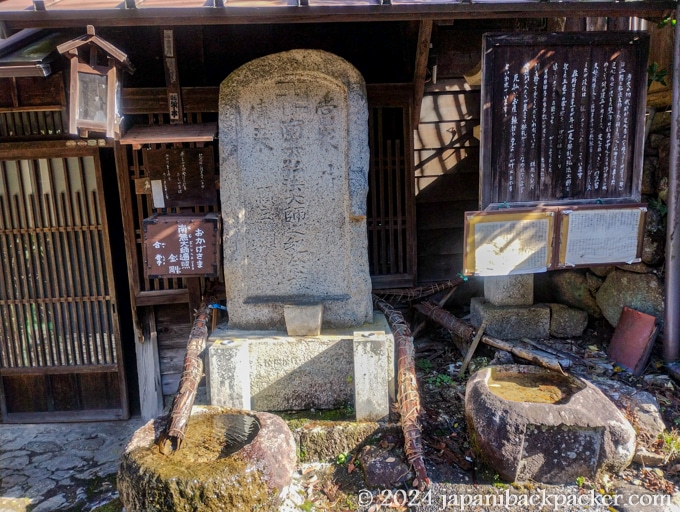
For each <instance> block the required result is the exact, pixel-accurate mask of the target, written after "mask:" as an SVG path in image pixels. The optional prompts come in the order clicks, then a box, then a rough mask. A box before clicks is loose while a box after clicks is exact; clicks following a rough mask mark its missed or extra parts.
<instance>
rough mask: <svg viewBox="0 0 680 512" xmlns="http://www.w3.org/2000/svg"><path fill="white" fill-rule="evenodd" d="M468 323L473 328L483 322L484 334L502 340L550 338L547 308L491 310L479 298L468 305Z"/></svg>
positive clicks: (488, 304)
mask: <svg viewBox="0 0 680 512" xmlns="http://www.w3.org/2000/svg"><path fill="white" fill-rule="evenodd" d="M470 317H471V318H470V321H471V323H472V325H474V326H475V327H479V326H480V325H482V322H483V321H484V320H486V329H485V331H484V332H485V334H488V335H489V336H494V337H496V338H500V339H504V340H518V339H521V338H531V339H540V338H547V337H548V336H549V335H550V308H549V307H547V306H545V305H543V304H537V305H535V306H494V305H493V304H491V303H490V302H487V301H486V300H485V299H484V298H483V297H474V298H473V299H472V301H471V302H470Z"/></svg>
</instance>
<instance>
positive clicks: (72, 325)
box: [54, 159, 85, 365]
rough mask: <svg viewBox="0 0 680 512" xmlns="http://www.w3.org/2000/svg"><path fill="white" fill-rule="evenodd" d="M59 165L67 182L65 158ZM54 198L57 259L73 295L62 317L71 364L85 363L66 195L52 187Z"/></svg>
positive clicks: (64, 308) (63, 305)
mask: <svg viewBox="0 0 680 512" xmlns="http://www.w3.org/2000/svg"><path fill="white" fill-rule="evenodd" d="M61 162H62V164H61V166H62V176H63V179H64V182H65V183H67V182H68V169H67V164H66V162H65V159H61ZM54 200H55V203H56V204H55V208H56V211H55V213H56V220H57V223H58V224H57V225H58V226H59V228H60V230H59V234H60V237H59V238H60V245H61V247H60V248H61V254H60V257H59V259H60V260H61V261H62V262H63V265H64V282H65V284H66V289H67V290H68V292H67V295H66V296H67V297H73V298H74V300H73V301H72V302H68V303H62V308H63V312H64V317H65V318H66V319H67V326H68V328H69V341H70V347H71V352H72V354H73V364H76V365H79V364H85V361H84V359H83V354H82V352H81V346H80V345H81V344H80V338H79V333H80V332H81V331H80V322H79V320H78V311H77V308H78V289H77V287H76V284H75V279H74V276H73V266H74V265H73V260H72V259H71V250H70V245H71V238H70V234H71V230H70V227H71V224H70V222H69V219H68V217H67V215H66V206H65V204H64V203H65V202H66V195H65V193H64V192H61V191H60V192H57V190H56V189H54Z"/></svg>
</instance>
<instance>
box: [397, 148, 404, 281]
mask: <svg viewBox="0 0 680 512" xmlns="http://www.w3.org/2000/svg"><path fill="white" fill-rule="evenodd" d="M395 154H396V156H397V159H396V167H395V175H396V180H395V183H396V190H395V194H396V197H397V201H396V203H397V226H396V228H397V254H398V255H399V266H398V267H397V269H396V270H397V273H399V274H404V273H406V262H405V261H404V259H405V258H404V210H405V208H404V206H405V205H404V199H405V197H404V195H403V186H402V180H404V179H405V178H406V176H405V175H404V170H403V167H402V165H400V164H401V163H402V161H403V155H402V146H401V141H400V140H396V141H395Z"/></svg>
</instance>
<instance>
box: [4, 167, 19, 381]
mask: <svg viewBox="0 0 680 512" xmlns="http://www.w3.org/2000/svg"><path fill="white" fill-rule="evenodd" d="M1 164H2V163H1V162H0V172H2V173H3V174H4V172H5V171H4V166H3V165H1ZM3 190H5V189H4V188H3ZM5 193H6V190H5ZM5 229H7V226H6V225H5V198H4V196H3V195H2V194H0V230H2V231H4V230H5ZM8 236H10V235H9V234H7V233H4V232H3V233H2V236H0V305H2V302H3V300H4V301H9V299H10V298H11V294H10V292H9V289H8V288H7V286H8V284H7V280H6V279H5V272H7V271H8V270H9V269H11V268H12V264H11V262H10V260H9V251H8V248H7V237H8ZM11 308H12V306H11V305H10V304H9V303H7V305H6V306H4V305H3V306H2V307H1V308H0V314H1V315H2V319H4V320H3V321H0V345H1V346H2V356H3V358H2V366H3V367H4V368H11V367H13V366H16V365H17V363H16V361H17V359H16V357H17V355H18V353H17V352H16V351H15V346H14V342H15V340H14V334H13V333H14V332H16V331H15V330H14V329H13V328H12V327H13V325H12V317H13V316H14V315H13V314H12V312H11ZM7 320H9V321H7ZM5 324H7V326H8V329H7V330H6V329H5ZM1 387H2V386H1V383H0V388H1Z"/></svg>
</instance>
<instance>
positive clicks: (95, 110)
mask: <svg viewBox="0 0 680 512" xmlns="http://www.w3.org/2000/svg"><path fill="white" fill-rule="evenodd" d="M78 85H79V88H80V91H79V95H78V119H81V120H84V121H92V122H95V123H105V122H106V112H107V105H106V99H107V91H106V87H107V77H106V76H105V75H104V76H102V75H93V74H91V73H82V72H79V73H78Z"/></svg>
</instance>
